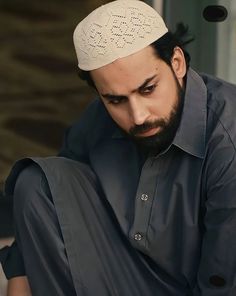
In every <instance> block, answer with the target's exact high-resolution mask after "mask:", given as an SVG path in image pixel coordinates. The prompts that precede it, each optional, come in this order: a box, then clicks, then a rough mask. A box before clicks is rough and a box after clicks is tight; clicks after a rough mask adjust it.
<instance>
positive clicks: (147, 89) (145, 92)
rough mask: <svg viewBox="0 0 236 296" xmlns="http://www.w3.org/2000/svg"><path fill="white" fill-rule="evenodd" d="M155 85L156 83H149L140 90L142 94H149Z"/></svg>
mask: <svg viewBox="0 0 236 296" xmlns="http://www.w3.org/2000/svg"><path fill="white" fill-rule="evenodd" d="M156 86H157V85H156V84H152V85H149V86H147V87H145V88H144V89H143V90H141V91H140V92H141V93H143V94H151V93H152V92H153V91H154V90H155V88H156Z"/></svg>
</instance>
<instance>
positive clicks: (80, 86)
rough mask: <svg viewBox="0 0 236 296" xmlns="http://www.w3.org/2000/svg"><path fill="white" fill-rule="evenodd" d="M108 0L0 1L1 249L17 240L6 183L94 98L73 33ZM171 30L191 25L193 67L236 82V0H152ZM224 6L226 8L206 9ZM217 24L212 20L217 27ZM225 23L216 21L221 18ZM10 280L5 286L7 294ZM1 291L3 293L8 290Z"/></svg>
mask: <svg viewBox="0 0 236 296" xmlns="http://www.w3.org/2000/svg"><path fill="white" fill-rule="evenodd" d="M107 2H110V1H104V0H67V1H65V0H41V1H36V0H0V139H1V140H0V143H1V145H0V246H1V245H4V244H6V243H10V241H11V239H12V237H13V226H12V215H11V202H10V198H9V197H4V196H3V188H4V180H5V178H6V177H7V175H8V173H9V171H10V168H11V167H12V165H13V164H14V162H15V161H16V160H17V159H19V158H22V157H26V156H49V155H55V154H57V151H58V150H59V148H60V146H61V143H62V139H63V133H64V131H65V128H66V127H67V126H68V125H69V124H71V123H72V122H74V121H75V120H76V119H78V118H79V116H80V113H81V111H82V110H83V109H84V107H85V106H86V105H87V104H88V102H89V101H90V100H91V99H92V98H93V97H94V96H95V94H94V93H93V91H92V90H90V89H89V88H88V87H87V85H86V84H84V83H82V82H81V81H80V80H79V78H78V76H77V61H76V56H75V53H74V48H73V43H72V34H73V30H74V28H75V26H76V25H77V23H78V22H79V21H80V20H81V19H82V18H83V17H85V16H86V15H87V14H88V13H89V12H90V11H92V10H93V9H94V8H96V7H97V6H100V5H102V4H103V3H107ZM145 2H147V3H148V4H150V5H152V6H153V7H154V8H155V9H157V10H158V11H159V12H160V13H161V14H162V15H163V17H164V19H165V20H166V23H167V25H168V27H169V28H170V29H171V30H174V29H175V26H176V24H177V23H179V22H183V23H184V24H187V25H188V26H189V30H190V33H191V34H192V35H193V36H194V37H195V41H194V42H192V43H191V44H190V45H189V46H188V50H189V52H190V54H191V57H192V63H191V65H192V67H193V68H194V69H196V70H198V71H203V72H208V73H210V74H213V75H216V76H218V77H220V78H222V79H225V80H227V81H230V82H233V83H236V1H235V0H225V1H223V0H218V1H217V0H178V1H176V0H163V1H162V0H146V1H145ZM210 5H221V6H223V7H225V8H226V9H227V12H228V15H227V17H226V18H225V20H224V21H222V19H223V17H222V15H221V13H223V12H222V10H217V11H214V10H209V11H210V12H209V11H208V19H209V18H210V19H211V21H209V20H206V15H205V18H204V16H203V12H204V10H205V8H206V7H207V6H210ZM212 18H213V21H212ZM216 19H218V20H221V21H214V20H216ZM5 284H6V283H5V282H4V281H3V280H1V285H0V295H4V292H3V289H5V288H4V287H5ZM1 289H2V290H1Z"/></svg>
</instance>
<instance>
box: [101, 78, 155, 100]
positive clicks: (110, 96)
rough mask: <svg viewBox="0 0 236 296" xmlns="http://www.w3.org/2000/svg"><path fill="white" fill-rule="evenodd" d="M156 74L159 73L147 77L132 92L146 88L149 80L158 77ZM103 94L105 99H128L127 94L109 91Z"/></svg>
mask: <svg viewBox="0 0 236 296" xmlns="http://www.w3.org/2000/svg"><path fill="white" fill-rule="evenodd" d="M156 76H157V74H155V75H153V76H152V77H149V78H147V79H146V80H145V81H144V83H143V84H142V85H140V86H139V87H138V88H137V89H134V90H132V91H131V93H134V92H136V91H140V90H142V89H144V88H145V87H146V86H147V84H148V83H149V82H151V81H152V80H153V79H154V78H156ZM101 96H102V97H103V98H104V99H107V100H122V99H127V96H126V95H112V94H109V93H106V94H101Z"/></svg>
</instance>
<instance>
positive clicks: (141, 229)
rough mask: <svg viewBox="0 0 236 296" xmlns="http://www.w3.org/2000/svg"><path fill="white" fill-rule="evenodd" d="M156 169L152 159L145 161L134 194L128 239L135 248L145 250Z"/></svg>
mask: <svg viewBox="0 0 236 296" xmlns="http://www.w3.org/2000/svg"><path fill="white" fill-rule="evenodd" d="M157 172H158V170H157V167H156V165H155V164H153V159H147V160H146V162H145V164H144V166H143V169H142V173H141V176H140V179H139V185H138V188H137V192H136V204H135V216H134V223H133V226H132V228H131V230H130V238H131V240H132V241H133V242H135V245H136V247H137V246H138V248H139V249H145V248H146V244H147V236H146V235H147V230H148V225H149V224H148V223H149V221H150V214H151V209H152V202H153V197H154V194H155V190H156V182H157Z"/></svg>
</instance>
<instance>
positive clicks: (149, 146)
mask: <svg viewBox="0 0 236 296" xmlns="http://www.w3.org/2000/svg"><path fill="white" fill-rule="evenodd" d="M173 74H174V78H175V81H176V86H177V101H176V103H175V105H174V106H173V107H172V110H171V112H170V116H169V118H168V119H165V118H161V119H157V120H155V121H152V122H150V121H146V122H144V123H143V124H142V125H136V126H134V127H132V128H131V129H130V130H129V133H128V136H129V137H130V138H131V139H132V140H133V141H134V142H135V143H136V144H137V146H138V148H140V150H141V151H142V152H143V153H145V154H149V155H157V154H159V153H160V152H162V151H164V150H166V149H167V148H168V147H169V146H170V145H171V143H172V141H173V139H174V137H175V134H176V132H177V129H178V127H179V124H180V121H181V117H182V112H183V105H184V96H185V91H184V89H183V88H182V87H181V85H180V84H179V81H178V80H177V78H176V76H175V73H173ZM152 128H160V130H159V132H157V133H156V134H155V135H152V136H148V137H140V136H138V135H139V134H140V133H142V132H145V131H148V130H150V129H152Z"/></svg>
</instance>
